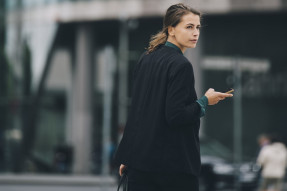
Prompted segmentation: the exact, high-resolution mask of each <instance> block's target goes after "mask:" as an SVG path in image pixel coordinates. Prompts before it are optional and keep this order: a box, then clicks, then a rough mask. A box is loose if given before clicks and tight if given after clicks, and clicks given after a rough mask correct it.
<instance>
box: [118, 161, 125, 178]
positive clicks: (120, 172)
mask: <svg viewBox="0 0 287 191" xmlns="http://www.w3.org/2000/svg"><path fill="white" fill-rule="evenodd" d="M125 169H126V166H125V165H123V164H121V166H120V169H119V174H120V176H122V175H123V172H124V170H125Z"/></svg>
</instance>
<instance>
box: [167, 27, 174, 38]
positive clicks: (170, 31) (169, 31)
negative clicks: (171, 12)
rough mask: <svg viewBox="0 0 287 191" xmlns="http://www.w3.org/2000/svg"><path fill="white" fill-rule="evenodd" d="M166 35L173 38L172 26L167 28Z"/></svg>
mask: <svg viewBox="0 0 287 191" xmlns="http://www.w3.org/2000/svg"><path fill="white" fill-rule="evenodd" d="M167 30H168V35H169V36H174V27H172V26H168V29H167Z"/></svg>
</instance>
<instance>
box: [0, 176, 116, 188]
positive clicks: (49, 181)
mask: <svg viewBox="0 0 287 191" xmlns="http://www.w3.org/2000/svg"><path fill="white" fill-rule="evenodd" d="M1 184H2V185H3V184H5V185H70V186H71V185H78V186H81V185H83V186H115V185H116V184H117V181H116V178H115V177H112V176H90V175H89V176H87V175H83V176H80V175H34V174H33V175H32V174H19V175H18V174H17V175H16V174H1V175H0V185H1Z"/></svg>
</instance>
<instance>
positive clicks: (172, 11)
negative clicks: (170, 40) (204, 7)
mask: <svg viewBox="0 0 287 191" xmlns="http://www.w3.org/2000/svg"><path fill="white" fill-rule="evenodd" d="M188 13H193V14H195V15H198V16H199V17H201V13H200V12H199V11H197V10H195V9H193V8H191V7H188V6H186V5H184V4H182V3H179V4H175V5H172V6H170V7H169V8H168V9H167V11H166V14H165V16H164V19H163V27H162V30H161V31H160V32H158V33H157V34H156V35H153V36H152V37H151V39H150V42H149V47H148V48H147V51H148V53H151V52H152V51H154V50H155V49H157V48H158V47H159V46H160V45H162V44H164V43H165V42H166V41H167V37H168V27H169V26H172V27H175V26H176V25H177V24H178V23H180V21H181V18H182V17H183V16H184V15H186V14H188Z"/></svg>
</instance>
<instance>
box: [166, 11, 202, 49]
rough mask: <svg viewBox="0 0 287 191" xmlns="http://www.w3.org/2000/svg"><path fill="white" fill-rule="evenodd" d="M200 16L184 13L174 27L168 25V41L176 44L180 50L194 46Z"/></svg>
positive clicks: (197, 34)
mask: <svg viewBox="0 0 287 191" xmlns="http://www.w3.org/2000/svg"><path fill="white" fill-rule="evenodd" d="M199 29H200V17H199V16H198V15H195V14H193V13H189V14H186V15H184V16H183V17H182V18H181V21H180V23H178V24H177V25H176V26H175V27H169V29H168V32H169V36H168V39H167V40H168V41H169V42H171V43H173V44H175V45H177V46H178V47H179V48H180V49H181V51H182V52H184V51H185V50H186V48H195V47H196V43H197V41H198V38H199Z"/></svg>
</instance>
